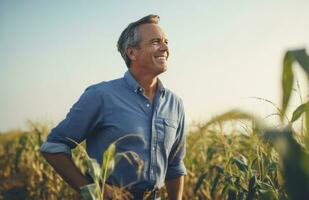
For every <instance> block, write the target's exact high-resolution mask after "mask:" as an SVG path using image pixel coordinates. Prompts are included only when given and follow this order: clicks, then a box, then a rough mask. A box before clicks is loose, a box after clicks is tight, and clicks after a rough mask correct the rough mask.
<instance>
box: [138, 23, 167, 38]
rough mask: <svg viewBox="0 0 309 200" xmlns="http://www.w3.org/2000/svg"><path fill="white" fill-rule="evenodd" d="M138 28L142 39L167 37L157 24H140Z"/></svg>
mask: <svg viewBox="0 0 309 200" xmlns="http://www.w3.org/2000/svg"><path fill="white" fill-rule="evenodd" d="M138 30H139V34H140V36H141V40H142V41H147V40H151V39H154V38H160V39H167V38H166V34H165V32H164V31H163V29H162V28H161V27H160V26H159V25H158V24H142V25H140V26H139V27H138Z"/></svg>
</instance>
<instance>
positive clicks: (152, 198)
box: [129, 188, 160, 200]
mask: <svg viewBox="0 0 309 200" xmlns="http://www.w3.org/2000/svg"><path fill="white" fill-rule="evenodd" d="M129 192H130V193H131V194H132V195H133V196H134V200H160V189H158V188H155V189H153V190H140V189H139V190H135V189H131V190H129Z"/></svg>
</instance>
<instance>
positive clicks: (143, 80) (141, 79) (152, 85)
mask: <svg viewBox="0 0 309 200" xmlns="http://www.w3.org/2000/svg"><path fill="white" fill-rule="evenodd" d="M130 72H131V74H132V76H133V77H134V79H135V80H136V81H137V82H138V83H139V85H140V86H142V87H143V88H144V91H145V92H144V93H145V95H146V96H148V97H151V96H153V95H154V94H155V92H156V90H157V83H158V77H157V76H153V75H151V74H149V73H143V72H142V71H135V70H132V69H130Z"/></svg>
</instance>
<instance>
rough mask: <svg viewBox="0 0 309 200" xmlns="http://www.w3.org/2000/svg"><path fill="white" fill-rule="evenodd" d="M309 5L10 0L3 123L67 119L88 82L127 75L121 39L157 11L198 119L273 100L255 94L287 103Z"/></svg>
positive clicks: (1, 59)
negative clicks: (290, 53) (289, 53)
mask: <svg viewBox="0 0 309 200" xmlns="http://www.w3.org/2000/svg"><path fill="white" fill-rule="evenodd" d="M252 2H253V3H252ZM308 10H309V1H307V0H302V1H301V0H294V1H292V0H289V1H288V0H280V1H279V0H273V1H266V0H261V1H245V0H243V1H240V0H233V1H231V0H229V1H228V0H226V1H223V0H213V1H209V0H200V1H163V0H159V1H149V2H148V1H137V0H132V1H120V0H113V1H103V0H101V1H25V0H21V1H17V0H16V1H11V0H10V1H4V0H0V27H1V29H0V93H1V97H0V131H5V130H8V129H12V128H19V127H20V128H23V127H24V126H25V120H26V119H31V120H37V121H49V122H53V123H58V122H59V121H60V120H61V119H63V118H64V117H65V115H66V113H67V112H68V111H69V109H70V107H71V106H72V104H73V103H74V102H75V101H76V100H77V99H78V98H79V96H80V95H81V94H82V92H83V91H84V89H85V88H86V87H87V86H89V85H91V84H94V83H98V82H101V81H103V80H111V79H114V78H118V77H120V76H123V74H124V72H125V71H126V67H125V64H124V62H123V60H122V58H121V56H120V54H119V53H118V52H117V49H116V42H117V39H118V37H119V35H120V33H121V31H122V30H123V29H124V28H125V27H126V26H127V25H128V24H129V23H130V22H132V21H135V20H137V19H139V18H141V17H143V16H145V15H148V14H150V13H153V14H158V15H160V17H161V22H160V24H161V26H162V27H163V29H164V30H165V32H166V33H167V35H168V38H169V42H170V49H171V54H170V59H169V66H168V67H169V69H168V72H167V73H165V74H163V75H161V76H160V78H161V79H162V81H163V83H164V85H165V86H166V87H168V88H170V89H171V90H173V91H174V92H175V93H177V94H178V95H179V96H181V97H182V98H183V100H184V103H185V108H186V114H187V122H188V123H190V122H191V121H193V120H195V121H202V120H207V119H209V118H210V117H212V116H214V115H216V114H218V113H221V112H223V111H225V110H228V109H231V108H235V107H238V108H242V109H244V110H248V111H250V112H255V113H258V114H259V115H260V116H265V115H267V114H270V113H271V112H272V110H273V109H272V108H271V107H270V106H268V105H267V104H265V103H263V102H259V101H256V100H252V99H249V98H248V97H251V96H258V97H262V98H266V99H270V100H272V101H274V102H275V103H277V104H279V103H280V73H281V60H282V57H283V53H284V52H285V51H286V50H287V49H288V48H299V47H307V48H309V12H308Z"/></svg>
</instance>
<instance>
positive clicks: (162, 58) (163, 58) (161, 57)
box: [157, 56, 166, 60]
mask: <svg viewBox="0 0 309 200" xmlns="http://www.w3.org/2000/svg"><path fill="white" fill-rule="evenodd" d="M157 58H158V59H160V60H165V59H166V58H165V57H164V56H159V57H157Z"/></svg>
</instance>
